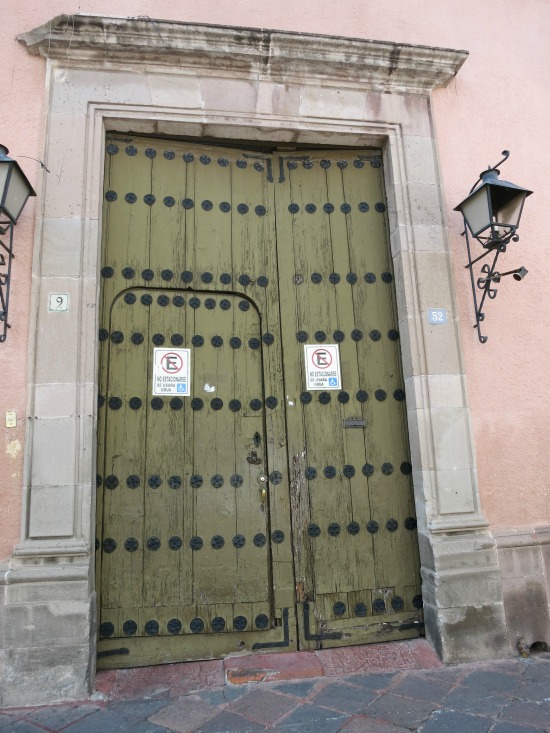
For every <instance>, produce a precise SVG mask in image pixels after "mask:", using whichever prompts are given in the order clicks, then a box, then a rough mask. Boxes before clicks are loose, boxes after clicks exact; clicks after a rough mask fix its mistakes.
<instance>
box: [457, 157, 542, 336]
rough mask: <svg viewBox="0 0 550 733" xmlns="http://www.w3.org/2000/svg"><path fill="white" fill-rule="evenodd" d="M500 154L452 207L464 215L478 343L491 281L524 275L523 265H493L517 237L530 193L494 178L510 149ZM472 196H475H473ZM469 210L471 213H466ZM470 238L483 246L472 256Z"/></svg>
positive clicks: (491, 293) (493, 291)
mask: <svg viewBox="0 0 550 733" xmlns="http://www.w3.org/2000/svg"><path fill="white" fill-rule="evenodd" d="M502 155H503V156H504V157H503V158H502V160H500V161H499V162H498V163H497V164H496V165H495V166H490V167H489V168H488V169H487V170H485V171H483V173H481V174H480V176H479V178H478V179H477V181H476V182H475V183H474V185H473V186H472V188H471V189H470V193H469V195H468V197H467V198H466V199H465V200H464V201H463V202H462V203H461V204H459V205H458V206H457V207H456V208H455V211H460V212H461V214H462V216H463V219H464V231H463V232H462V234H463V236H465V237H466V250H467V254H468V264H467V265H465V267H466V268H467V269H468V270H469V271H470V282H471V286H472V297H473V301H474V310H475V318H476V322H475V325H474V328H476V329H477V334H478V338H479V340H480V342H481V343H482V344H484V343H486V341H487V339H488V337H487V336H484V335H483V334H482V333H481V323H482V321H484V319H485V313H484V310H483V308H484V306H485V304H486V300H487V298H489V300H494V299H495V298H496V296H497V293H498V289H497V288H496V287H495V285H497V284H498V283H500V281H501V280H502V278H503V277H505V276H507V275H512V276H513V278H514V280H518V281H519V280H523V278H524V277H525V275H527V270H526V269H525V267H519V268H517V269H515V270H508V271H506V272H499V271H498V270H497V269H496V268H497V263H498V259H499V257H500V255H501V254H504V253H505V252H506V249H507V246H508V245H509V244H510V242H517V241H518V240H519V236H518V234H517V229H518V225H519V220H520V217H521V213H522V209H523V203H524V201H525V198H527V196H529V195H531V193H532V191H528V190H527V189H524V188H521V187H520V186H516V185H515V184H513V183H509V182H507V181H499V180H498V174H499V171H498V169H497V166H499V165H501V164H502V163H504V161H506V160H507V159H508V156H509V155H510V153H509V151H508V150H503V151H502ZM480 181H481V184H480ZM478 184H479V185H478ZM476 197H477V200H474V199H475V198H476ZM470 214H473V216H472V217H470ZM472 219H473V221H472ZM473 240H476V241H477V242H478V243H479V244H480V245H481V246H482V247H483V250H484V251H483V252H482V254H480V255H478V256H476V257H473V255H472V241H473ZM491 256H492V261H490V262H485V263H484V264H482V265H480V267H479V271H478V274H477V275H476V273H475V271H474V266H476V265H477V264H478V263H479V262H480V261H481V260H483V259H485V258H486V257H491Z"/></svg>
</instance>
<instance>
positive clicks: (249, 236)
mask: <svg viewBox="0 0 550 733" xmlns="http://www.w3.org/2000/svg"><path fill="white" fill-rule="evenodd" d="M107 142H108V145H107V155H106V175H105V192H104V193H105V204H104V217H103V254H102V265H101V276H102V303H101V315H100V321H101V330H100V337H99V338H100V360H99V361H100V378H99V391H100V397H99V405H100V411H99V426H98V503H97V537H98V542H97V543H96V544H97V546H98V551H97V553H96V555H97V571H98V572H97V577H98V582H97V587H98V593H99V607H100V640H99V660H98V663H99V664H100V666H104V667H107V666H111V667H112V666H133V665H137V664H151V663H158V662H163V661H174V660H183V659H198V658H209V657H216V656H222V655H224V654H227V653H230V652H233V651H238V650H243V649H249V650H250V649H251V650H262V651H266V650H270V651H279V650H285V649H287V650H288V649H289V648H295V647H296V646H297V645H299V646H300V648H315V647H320V646H328V645H343V644H355V643H361V642H364V641H374V640H385V639H393V638H407V637H409V636H413V635H417V634H418V630H419V625H420V624H419V622H420V612H421V611H420V607H421V598H420V595H419V568H418V551H417V543H416V532H415V526H416V523H415V520H414V509H413V504H412V492H411V486H410V470H411V469H410V464H409V463H408V458H407V455H408V451H407V436H406V427H405V418H404V402H403V399H404V392H403V384H402V377H401V371H400V362H399V334H398V328H397V324H396V320H395V307H394V302H393V301H394V289H393V282H392V280H393V278H392V270H391V263H390V260H389V254H388V246H387V239H386V216H385V206H384V195H383V180H382V175H381V173H382V171H381V168H380V157H379V155H377V154H376V153H368V154H365V155H358V154H357V153H355V152H353V153H343V152H341V151H330V152H323V153H322V154H317V153H313V152H311V151H304V152H303V153H300V152H292V153H284V154H282V153H281V154H277V153H272V154H269V155H268V154H260V153H251V152H248V153H247V152H246V151H241V150H237V149H229V148H227V149H223V148H218V147H206V146H199V145H195V144H188V143H176V142H174V141H160V140H147V139H137V138H133V139H117V138H116V137H113V138H110V139H109V140H108V141H107ZM306 345H310V346H315V347H317V350H319V349H322V348H326V347H327V346H328V347H331V346H332V347H333V350H332V352H331V353H332V354H335V352H334V347H335V346H337V347H338V350H339V354H338V355H336V357H335V358H336V361H339V362H340V363H341V384H338V385H337V386H336V387H335V388H333V387H327V389H321V390H319V389H315V388H313V389H308V384H307V375H306V363H305V358H304V346H306ZM154 349H166V350H167V352H166V353H172V354H175V355H176V357H174V358H178V355H182V356H183V357H185V358H187V356H188V357H189V361H190V389H189V394H187V393H185V394H182V395H181V396H180V395H179V394H178V393H177V392H175V391H174V393H173V394H169V395H163V396H159V395H153V391H152V384H153V376H154V375H153V359H154ZM179 349H184V350H188V351H183V352H180V351H178V350H179ZM329 351H330V348H329ZM157 353H162V352H157Z"/></svg>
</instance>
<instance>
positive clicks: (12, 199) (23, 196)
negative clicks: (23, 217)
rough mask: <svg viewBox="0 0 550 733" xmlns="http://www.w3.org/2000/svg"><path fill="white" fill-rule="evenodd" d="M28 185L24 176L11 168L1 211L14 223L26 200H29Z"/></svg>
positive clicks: (15, 167)
mask: <svg viewBox="0 0 550 733" xmlns="http://www.w3.org/2000/svg"><path fill="white" fill-rule="evenodd" d="M29 193H30V192H29V185H28V183H27V181H26V179H25V176H24V175H23V174H22V173H21V171H20V170H18V169H17V166H13V168H12V172H11V176H10V179H9V181H8V191H7V193H6V195H5V197H4V201H3V202H2V209H3V211H5V212H6V214H7V215H8V216H9V217H10V219H11V220H12V221H14V222H17V220H18V219H19V214H20V213H21V211H22V209H23V207H24V206H25V203H26V201H27V199H28V198H29Z"/></svg>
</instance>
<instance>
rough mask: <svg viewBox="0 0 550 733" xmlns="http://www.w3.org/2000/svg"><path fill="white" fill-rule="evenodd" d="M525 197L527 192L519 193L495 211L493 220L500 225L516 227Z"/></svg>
mask: <svg viewBox="0 0 550 733" xmlns="http://www.w3.org/2000/svg"><path fill="white" fill-rule="evenodd" d="M526 196H527V192H526V191H525V192H523V191H521V192H520V193H518V194H517V195H516V196H514V197H513V198H511V199H510V200H509V201H508V202H506V203H504V205H502V206H501V207H500V208H499V209H495V211H494V215H495V220H496V221H497V222H498V223H499V224H501V225H505V226H508V227H517V225H518V224H519V218H520V216H521V210H522V208H523V202H524V201H525V198H526Z"/></svg>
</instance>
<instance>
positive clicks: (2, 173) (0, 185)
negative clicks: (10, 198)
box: [0, 163, 11, 206]
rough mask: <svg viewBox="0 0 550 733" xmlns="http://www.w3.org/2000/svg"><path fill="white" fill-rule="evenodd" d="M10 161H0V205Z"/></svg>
mask: <svg viewBox="0 0 550 733" xmlns="http://www.w3.org/2000/svg"><path fill="white" fill-rule="evenodd" d="M10 166H11V163H0V206H1V205H2V201H3V199H4V188H5V186H6V178H7V177H8V173H9V170H10Z"/></svg>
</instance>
